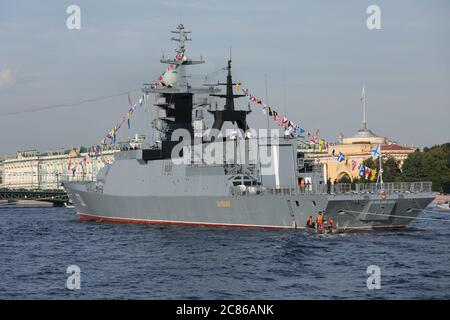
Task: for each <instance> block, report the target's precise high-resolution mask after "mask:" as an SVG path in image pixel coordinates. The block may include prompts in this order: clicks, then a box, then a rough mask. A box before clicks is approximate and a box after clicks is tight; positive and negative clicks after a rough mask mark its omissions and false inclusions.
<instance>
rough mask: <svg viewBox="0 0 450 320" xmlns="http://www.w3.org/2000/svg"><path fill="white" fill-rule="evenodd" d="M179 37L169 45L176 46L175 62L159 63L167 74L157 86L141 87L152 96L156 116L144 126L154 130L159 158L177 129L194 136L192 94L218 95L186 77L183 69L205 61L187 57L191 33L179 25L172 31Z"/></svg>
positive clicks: (170, 142)
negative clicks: (174, 43) (164, 65)
mask: <svg viewBox="0 0 450 320" xmlns="http://www.w3.org/2000/svg"><path fill="white" fill-rule="evenodd" d="M171 32H172V33H173V34H176V35H178V37H172V38H171V40H172V41H176V42H178V46H177V48H175V58H168V57H165V56H164V55H163V56H162V57H161V60H160V62H161V63H163V64H168V65H169V67H168V68H167V70H166V72H165V73H164V74H163V75H162V76H161V81H160V83H158V84H144V87H143V88H142V91H143V92H144V93H145V94H155V104H154V106H155V111H156V112H155V113H156V116H155V117H154V119H153V121H151V123H150V121H148V122H147V126H150V125H151V126H152V128H153V129H154V130H153V132H154V134H153V136H154V138H153V140H154V147H155V148H159V149H161V150H162V152H161V153H162V156H163V157H166V156H167V155H168V154H169V152H170V150H171V149H172V144H174V141H171V136H172V133H173V132H174V131H175V130H177V129H185V130H188V131H189V132H190V133H191V134H192V135H193V132H194V130H193V125H192V110H193V105H194V103H193V96H194V94H211V93H216V92H218V90H217V89H215V88H214V87H212V86H210V87H207V88H205V87H193V86H192V85H191V84H190V83H189V82H188V81H187V77H186V66H191V65H197V64H202V63H204V62H205V61H204V60H203V59H202V58H200V60H193V59H191V58H189V57H188V56H187V55H186V42H187V41H191V39H190V38H188V34H189V33H191V32H190V31H186V30H185V28H184V26H183V24H181V23H180V24H179V25H178V26H177V28H176V30H173V31H171ZM155 157H156V156H155Z"/></svg>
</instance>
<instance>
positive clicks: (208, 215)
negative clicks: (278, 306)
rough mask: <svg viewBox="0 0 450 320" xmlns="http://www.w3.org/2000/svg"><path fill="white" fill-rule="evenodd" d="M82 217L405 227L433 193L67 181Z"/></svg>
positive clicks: (273, 225)
mask: <svg viewBox="0 0 450 320" xmlns="http://www.w3.org/2000/svg"><path fill="white" fill-rule="evenodd" d="M65 188H66V190H67V192H68V194H69V196H70V198H71V199H72V201H73V203H74V205H75V207H76V209H77V215H78V218H79V219H80V220H91V221H105V222H108V221H109V222H122V223H139V224H179V225H201V226H211V227H213V226H219V227H241V228H269V229H303V228H305V222H306V220H307V218H308V217H309V216H310V215H311V216H313V218H315V216H316V214H317V212H318V211H325V215H326V217H332V218H333V220H334V222H335V228H336V229H338V230H340V231H346V230H348V231H350V230H371V229H380V228H402V227H405V226H407V225H408V224H409V223H410V222H411V221H412V220H414V218H416V217H417V216H418V215H419V214H420V212H421V210H422V209H424V208H425V207H426V206H427V205H428V204H429V203H430V202H431V201H432V200H433V199H434V195H433V194H431V193H416V194H411V195H407V194H406V195H405V194H402V195H395V194H392V195H388V196H387V197H386V198H385V199H383V200H381V199H380V197H379V195H377V194H369V195H364V196H362V195H360V194H339V195H333V194H264V195H239V196H115V195H106V194H102V193H96V192H91V191H88V188H87V184H83V183H66V184H65Z"/></svg>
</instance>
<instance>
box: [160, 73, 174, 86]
mask: <svg viewBox="0 0 450 320" xmlns="http://www.w3.org/2000/svg"><path fill="white" fill-rule="evenodd" d="M177 78H178V73H177V72H176V71H175V70H169V71H167V72H165V73H164V75H163V79H162V82H163V83H164V84H165V85H166V86H169V87H171V86H173V85H175V83H177Z"/></svg>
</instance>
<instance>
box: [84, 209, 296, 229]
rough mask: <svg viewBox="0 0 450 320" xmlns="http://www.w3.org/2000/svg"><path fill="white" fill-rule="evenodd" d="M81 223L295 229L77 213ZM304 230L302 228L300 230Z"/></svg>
mask: <svg viewBox="0 0 450 320" xmlns="http://www.w3.org/2000/svg"><path fill="white" fill-rule="evenodd" d="M77 216H78V219H79V220H80V221H96V222H120V223H135V224H172V225H184V226H202V227H232V228H260V229H275V230H281V229H294V228H292V227H288V226H285V227H283V226H265V225H251V224H231V223H209V222H188V221H170V220H145V219H127V218H112V217H104V216H94V215H90V214H85V213H80V212H78V213H77ZM300 229H302V228H300Z"/></svg>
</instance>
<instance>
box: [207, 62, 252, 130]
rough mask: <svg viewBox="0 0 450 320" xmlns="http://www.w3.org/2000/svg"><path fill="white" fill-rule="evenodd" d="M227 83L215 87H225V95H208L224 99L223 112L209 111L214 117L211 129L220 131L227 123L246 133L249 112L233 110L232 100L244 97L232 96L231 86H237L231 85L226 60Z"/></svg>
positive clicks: (231, 81)
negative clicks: (235, 125) (235, 124)
mask: <svg viewBox="0 0 450 320" xmlns="http://www.w3.org/2000/svg"><path fill="white" fill-rule="evenodd" d="M227 70H228V73H227V82H225V83H221V82H218V83H217V86H225V87H226V92H225V94H215V93H213V94H210V96H212V97H219V98H223V99H225V105H224V107H223V110H209V112H210V113H212V114H213V115H214V124H213V129H216V130H221V129H222V126H223V124H224V122H226V121H229V122H232V123H233V124H234V123H237V125H238V127H239V129H241V130H242V131H244V132H245V131H246V130H247V129H248V124H247V120H246V117H247V114H248V113H250V112H251V110H250V109H249V110H235V109H234V99H235V98H242V97H245V94H234V93H233V86H235V85H237V83H233V78H232V76H231V59H229V60H228V66H227Z"/></svg>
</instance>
